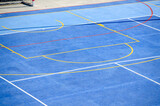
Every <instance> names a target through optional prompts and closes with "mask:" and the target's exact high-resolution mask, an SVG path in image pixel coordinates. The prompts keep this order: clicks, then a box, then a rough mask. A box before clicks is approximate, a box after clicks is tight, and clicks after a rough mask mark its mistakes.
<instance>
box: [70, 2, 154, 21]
mask: <svg viewBox="0 0 160 106" xmlns="http://www.w3.org/2000/svg"><path fill="white" fill-rule="evenodd" d="M144 10H145V11H144ZM71 12H73V13H75V14H78V15H80V16H83V17H85V18H88V19H90V20H92V21H95V22H104V21H108V20H118V19H127V18H133V17H140V16H141V17H142V16H148V15H151V10H150V9H149V8H148V7H147V6H146V5H144V4H142V3H133V4H124V5H117V6H109V7H101V8H93V9H83V10H75V11H71Z"/></svg>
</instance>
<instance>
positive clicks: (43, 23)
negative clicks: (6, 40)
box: [0, 12, 88, 35]
mask: <svg viewBox="0 0 160 106" xmlns="http://www.w3.org/2000/svg"><path fill="white" fill-rule="evenodd" d="M56 20H59V21H61V22H62V23H63V24H64V25H65V26H71V25H77V24H78V25H79V24H85V23H88V21H86V20H83V19H79V17H76V16H73V15H71V14H68V13H67V12H57V13H48V14H38V15H28V16H18V17H10V18H2V19H0V23H1V27H0V30H1V31H0V34H1V35H2V34H7V33H16V32H14V31H10V30H7V29H5V28H3V27H2V26H5V27H7V28H10V29H13V30H18V31H32V30H34V31H35V30H42V31H43V30H45V29H48V30H51V29H57V28H59V27H61V26H62V23H60V22H58V21H56Z"/></svg>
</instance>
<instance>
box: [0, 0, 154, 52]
mask: <svg viewBox="0 0 160 106" xmlns="http://www.w3.org/2000/svg"><path fill="white" fill-rule="evenodd" d="M136 1H138V2H141V1H139V0H136ZM141 3H143V4H144V5H146V6H147V7H149V9H150V10H151V16H150V17H149V18H148V19H147V20H146V21H144V22H143V23H140V24H137V25H136V26H133V27H130V28H127V29H123V30H119V31H117V32H121V31H125V30H129V29H132V28H135V27H138V26H140V25H142V24H144V23H146V22H147V21H149V20H150V19H151V18H152V16H153V10H152V8H151V7H150V6H149V5H148V4H146V3H144V2H141ZM111 33H115V32H109V33H103V34H96V35H88V36H78V37H73V38H64V39H57V40H51V41H45V42H38V43H30V44H25V45H17V46H8V47H9V48H12V47H21V46H29V45H36V44H43V43H49V42H56V41H62V40H71V39H77V38H85V37H92V36H100V35H107V34H111ZM1 48H4V47H0V49H1Z"/></svg>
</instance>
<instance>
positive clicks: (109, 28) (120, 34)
mask: <svg viewBox="0 0 160 106" xmlns="http://www.w3.org/2000/svg"><path fill="white" fill-rule="evenodd" d="M66 12H68V13H70V14H72V15H74V16H77V17H79V18H82V19H84V20H87V21H89V22H91V23H94V24H96V25H99V26H101V27H103V28H105V29H107V30H110V31H113V32H115V33H118V34H120V35H123V36H125V37H127V38H130V39H132V40H135V41H136V42H140V41H139V40H137V39H134V38H132V37H130V36H128V35H125V34H123V33H120V32H118V31H116V30H113V29H110V28H108V27H106V26H104V25H103V24H98V23H96V22H94V21H91V20H90V19H87V18H84V17H82V16H80V15H77V14H75V13H72V12H70V11H66Z"/></svg>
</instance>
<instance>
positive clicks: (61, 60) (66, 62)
mask: <svg viewBox="0 0 160 106" xmlns="http://www.w3.org/2000/svg"><path fill="white" fill-rule="evenodd" d="M125 45H127V46H128V47H129V48H130V49H131V52H130V53H129V54H128V55H126V56H123V57H121V58H117V59H112V60H105V61H97V62H72V61H63V60H57V59H53V58H49V57H47V56H45V55H44V56H42V57H44V58H47V59H50V60H54V61H58V62H64V63H79V64H80V63H81V64H88V63H103V62H109V61H115V60H120V59H123V58H126V57H128V56H130V55H131V54H132V53H133V48H132V47H131V46H130V45H129V44H127V43H125Z"/></svg>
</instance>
